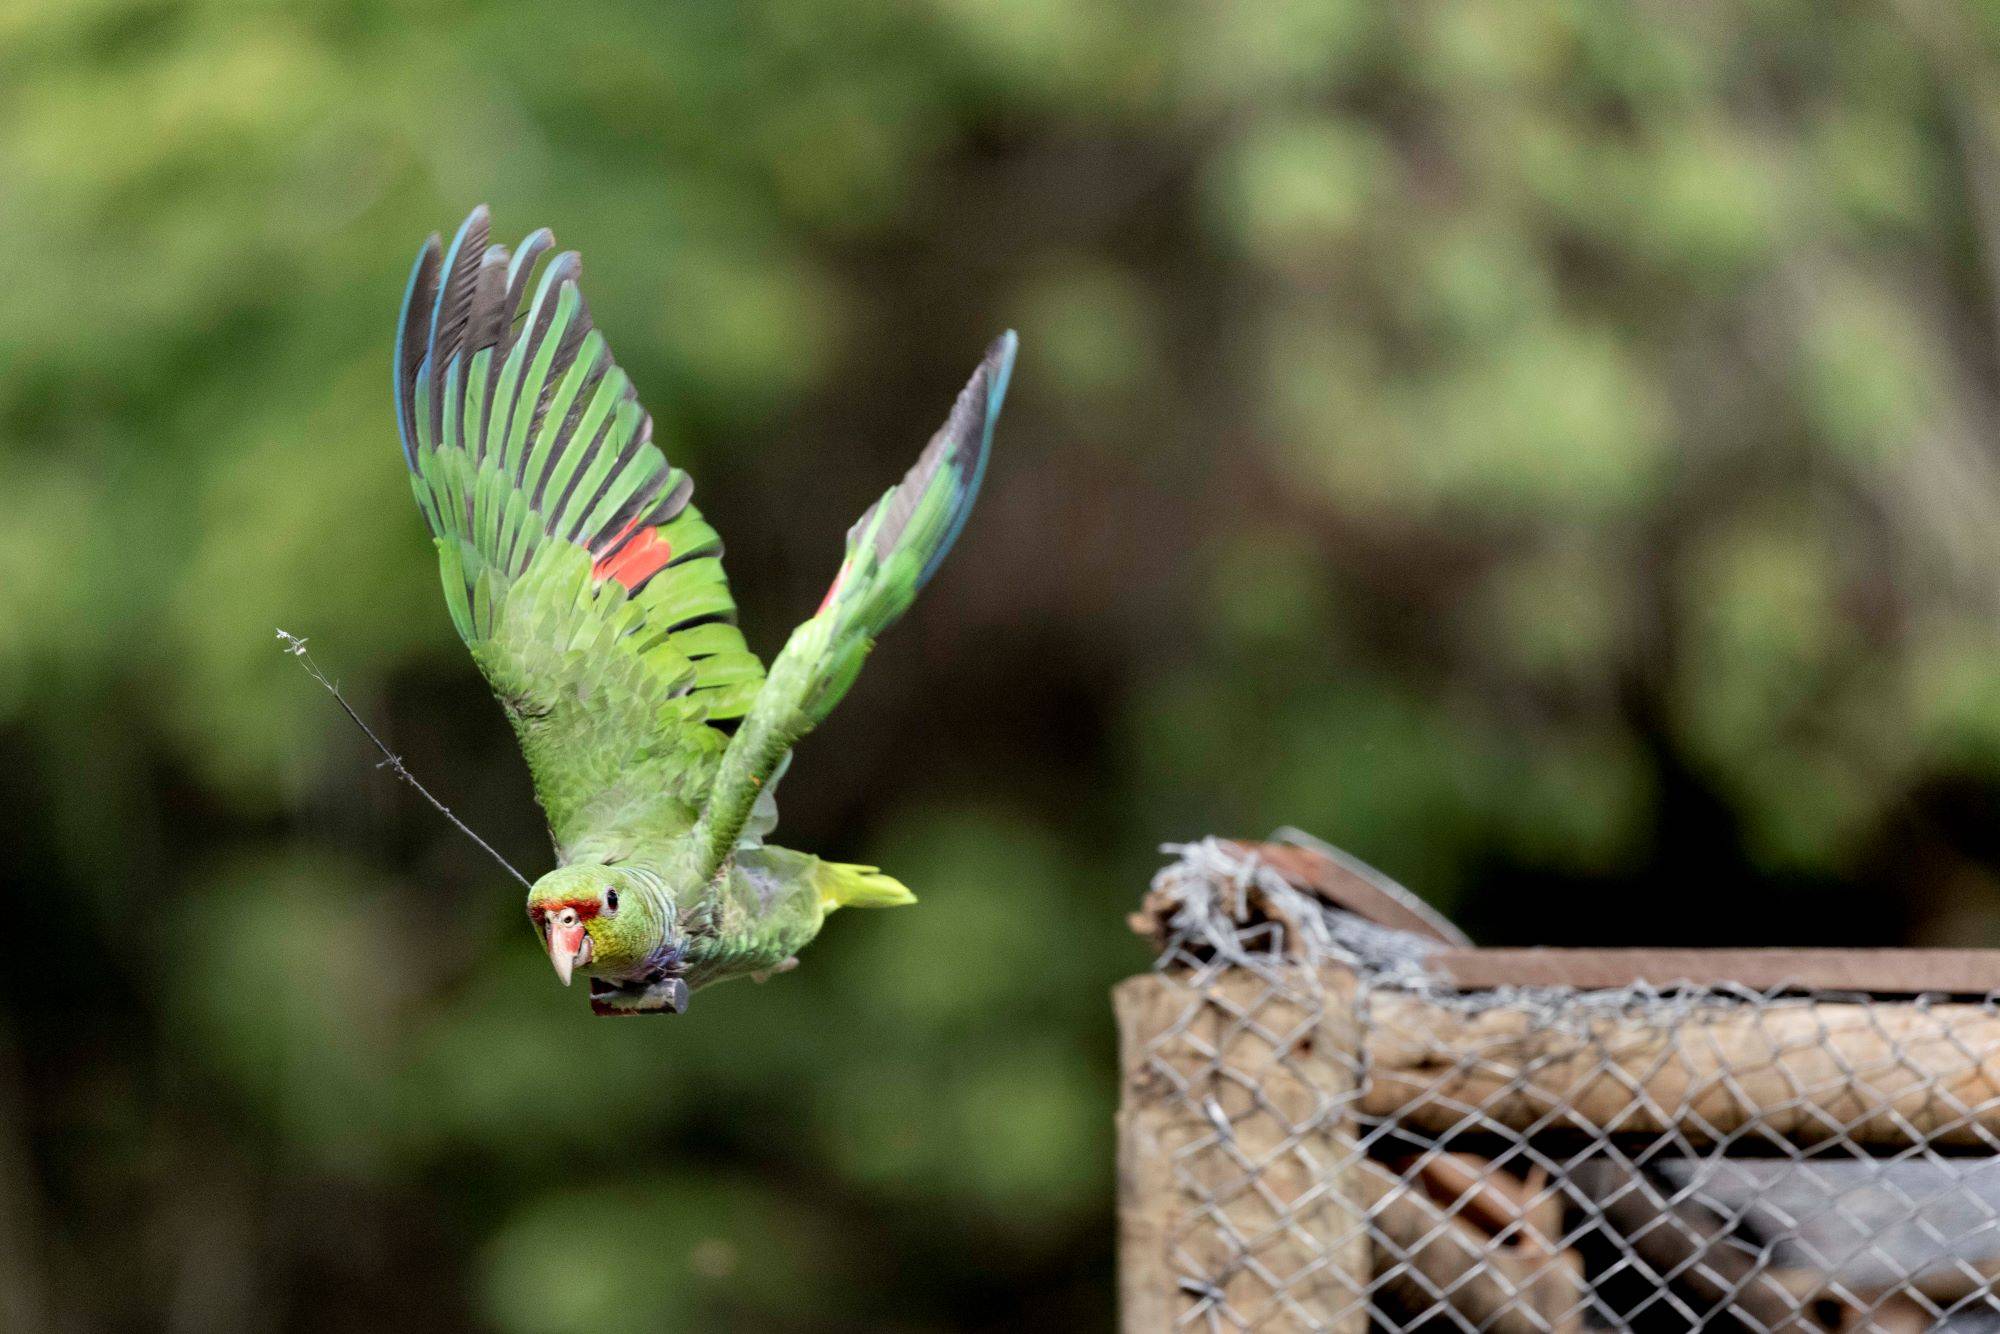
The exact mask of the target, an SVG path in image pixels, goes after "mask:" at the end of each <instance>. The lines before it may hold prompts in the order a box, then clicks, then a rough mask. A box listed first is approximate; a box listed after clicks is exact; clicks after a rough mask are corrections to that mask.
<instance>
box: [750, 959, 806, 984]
mask: <svg viewBox="0 0 2000 1334" xmlns="http://www.w3.org/2000/svg"><path fill="white" fill-rule="evenodd" d="M798 966H799V956H798V955H796V954H794V955H793V956H792V957H791V958H789V959H786V960H785V961H784V962H783V963H779V964H773V965H772V966H771V967H769V968H766V969H764V970H763V971H762V972H760V973H752V974H750V980H751V981H752V982H769V981H770V980H771V979H772V978H774V977H776V976H777V975H778V974H779V973H789V972H791V971H792V969H794V968H797V967H798Z"/></svg>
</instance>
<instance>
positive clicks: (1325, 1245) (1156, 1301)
mask: <svg viewBox="0 0 2000 1334" xmlns="http://www.w3.org/2000/svg"><path fill="white" fill-rule="evenodd" d="M1175 851H1177V852H1178V853H1179V860H1178V861H1177V862H1176V863H1175V864H1174V865H1172V866H1170V867H1169V868H1168V869H1167V870H1166V871H1164V872H1163V873H1162V874H1161V877H1160V878H1159V879H1158V880H1157V881H1156V882H1155V885H1154V888H1153V892H1152V894H1151V895H1149V897H1148V912H1147V914H1146V915H1145V916H1144V917H1143V918H1142V919H1141V921H1140V922H1139V923H1137V924H1140V925H1149V926H1150V929H1151V930H1152V931H1153V933H1154V934H1155V936H1156V938H1157V939H1158V941H1159V943H1160V946H1161V955H1160V964H1159V968H1158V970H1157V971H1155V972H1154V973H1152V974H1151V975H1148V976H1146V977H1142V978H1135V979H1132V980H1130V981H1128V982H1127V983H1125V984H1124V985H1123V986H1122V987H1121V988H1120V989H1119V994H1118V1008H1119V1019H1120V1027H1121V1039H1122V1048H1123V1059H1124V1066H1125V1093H1124V1104H1123V1106H1122V1108H1121V1111H1120V1178H1121V1200H1120V1216H1121V1222H1120V1226H1121V1232H1122V1240H1121V1299H1122V1303H1123V1306H1124V1312H1125V1328H1126V1330H1127V1331H1128V1334H1136V1332H1137V1331H1142V1330H1144V1331H1156V1330H1157V1331H1165V1330H1175V1329H1192V1330H1205V1331H1237V1330H1259V1331H1291V1330H1328V1331H1341V1332H1343V1334H1346V1332H1349V1331H1351V1332H1352V1334H1360V1332H1361V1331H1364V1330H1388V1331H1404V1330H1420V1329H1421V1330H1446V1331H1449V1330H1495V1331H1581V1330H1593V1329H1630V1330H1640V1331H1647V1330H1688V1329H1717V1330H1730V1329H1746V1330H1755V1331H1775V1330H1786V1331H1808V1330H1859V1329H1876V1330H1889V1331H1904V1330H1923V1329H1933V1328H1938V1329H1951V1330H1978V1329H1993V1330H2000V1295H1996V1293H1995V1291H1994V1287H1995V1284H1996V1282H2000V1157H1996V1155H1995V1149H1996V1147H2000V1009H1997V1008H1996V998H1995V997H1992V996H1989V997H1987V998H1985V999H1984V1000H1983V1001H1952V1000H1949V999H1946V998H1935V997H1934V998H1929V999H1922V998H1920V999H1916V1000H1907V999H1905V1000H1888V999H1881V998H1875V997H1870V996H1867V995H1850V994H1831V993H1823V992H1813V991H1802V990H1798V989H1795V988H1789V987H1785V988H1776V989H1771V990H1750V989H1745V988H1737V987H1731V986H1718V985H1714V984H1709V985H1701V986H1696V985H1683V986H1673V987H1664V988H1660V987H1647V986H1633V987H1627V988H1621V989H1619V990H1615V991H1580V990H1572V989H1561V988H1535V989H1524V988H1504V989H1500V990H1492V991H1484V992H1479V993H1462V992H1459V991H1456V990H1454V989H1453V988H1451V987H1450V986H1448V985H1445V984H1443V983H1441V982H1439V981H1438V979H1437V978H1436V977H1435V976H1433V975H1432V973H1431V972H1430V971H1429V970H1427V968H1426V966H1425V959H1426V957H1427V956H1428V955H1430V954H1431V952H1432V951H1434V950H1436V949H1437V948H1438V946H1437V945H1436V944H1435V943H1433V942H1429V941H1426V940H1424V939H1422V938H1421V937H1418V936H1414V935H1409V934H1404V933H1400V932H1394V931H1387V930H1384V929H1383V928H1381V927H1379V926H1376V925H1374V924H1372V923H1370V922H1366V921H1363V920H1361V919H1360V918H1358V917H1355V916H1354V915H1352V914H1349V913H1346V912H1343V911H1341V910H1339V909H1337V908H1334V907H1332V906H1330V905H1328V904H1327V903H1325V902H1324V901H1322V900H1321V899H1319V898H1318V897H1316V896H1315V895H1314V894H1312V893H1311V892H1309V891H1307V890H1306V889H1304V888H1301V887H1300V886H1297V885H1295V884H1293V883H1290V882H1289V881H1287V880H1286V879H1285V878H1284V877H1283V876H1281V875H1279V874H1277V873H1276V872H1275V871H1274V870H1273V869H1272V867H1271V866H1269V865H1268V864H1266V863H1265V862H1264V861H1263V860H1262V859H1260V858H1259V856H1258V855H1257V854H1256V852H1255V851H1254V850H1252V849H1246V848H1245V847H1244V846H1243V845H1236V844H1226V843H1221V842H1216V841H1210V842H1206V843H1202V844H1197V845H1191V846H1189V847H1186V848H1180V849H1175ZM1922 985H1923V979H1922V978H1913V979H1911V987H1912V989H1913V990H1915V989H1917V988H1920V987H1921V986H1922Z"/></svg>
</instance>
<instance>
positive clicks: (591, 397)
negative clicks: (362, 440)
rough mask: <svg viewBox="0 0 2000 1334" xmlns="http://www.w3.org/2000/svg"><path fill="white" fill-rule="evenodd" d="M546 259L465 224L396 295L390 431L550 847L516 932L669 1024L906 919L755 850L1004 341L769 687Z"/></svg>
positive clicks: (839, 688)
mask: <svg viewBox="0 0 2000 1334" xmlns="http://www.w3.org/2000/svg"><path fill="white" fill-rule="evenodd" d="M553 248H554V237H553V236H552V235H551V234H550V233H549V232H548V231H547V230H546V229H544V230H541V231H537V232H535V233H533V234H532V235H530V236H529V237H528V238H527V239H526V240H524V241H523V242H521V244H520V246H519V247H518V248H517V249H515V250H512V251H509V250H508V249H507V247H506V246H504V245H494V244H490V243H489V217H488V212H487V209H486V207H485V206H484V205H482V206H480V207H479V208H477V209H474V210H473V212H472V215H471V216H470V217H468V218H467V219H466V220H465V222H464V224H463V225H462V226H461V227H460V228H459V229H458V233H457V235H456V236H454V237H453V238H452V241H451V244H450V245H449V246H442V245H440V239H439V238H438V237H437V236H432V237H431V238H430V240H429V241H428V242H427V243H426V244H425V246H424V248H423V250H422V252H421V253H420V254H419V255H418V256H417V262H416V266H415V269H414V270H413V271H412V273H411V275H410V282H409V288H408V290H407V292H406V293H405V295H404V298H403V313H402V321H401V326H400V329H399V332H398V335H397V338H396V351H395V374H394V381H395V407H396V416H397V424H398V426H399V428H400V431H401V435H402V441H403V457H404V461H405V462H406V463H407V464H408V466H409V472H410V482H411V486H412V488H413V489H414V490H415V492H416V498H417V506H418V508H419V509H420V510H421V511H422V512H423V517H424V520H425V522H426V523H427V524H428V525H429V526H430V531H431V534H432V536H433V537H434V538H435V540H436V546H437V552H438V566H439V572H440V574H441V576H442V578H443V582H444V596H445V603H446V605H447V607H448V608H449V610H450V613H451V620H452V624H453V625H454V626H455V627H457V630H458V633H459V636H460V637H461V638H463V639H464V640H465V644H466V647H467V648H468V649H470V650H471V652H472V659H473V661H474V662H475V663H477V664H478V666H479V670H480V672H481V673H482V674H483V675H484V676H485V677H486V680H487V683H488V684H489V685H491V686H492V688H493V693H494V694H495V696H497V697H498V699H499V701H500V704H501V707H502V708H503V709H504V710H505V711H506V714H507V718H508V721H509V722H511V723H512V724H513V727H514V732H515V735H516V737H517V738H518V740H519V742H520V745H521V751H522V754H523V755H524V756H525V757H526V759H527V762H528V768H529V770H530V772H531V773H532V775H533V779H534V787H535V795H536V798H537V800H538V801H539V802H540V803H541V807H542V811H543V814H544V815H545V816H546V817H547V819H548V824H549V833H550V837H551V838H552V840H553V842H554V844H555V853H556V862H557V867H556V869H555V870H553V871H550V872H549V873H548V874H547V875H544V876H543V877H541V879H539V880H537V881H536V882H535V883H534V884H533V886H532V887H531V888H530V890H529V894H528V917H529V920H530V922H531V923H532V924H533V926H534V928H535V930H536V932H537V933H538V934H539V935H540V937H541V941H542V944H543V945H544V947H545V948H546V949H547V950H548V954H549V960H550V962H551V963H553V964H554V965H555V970H556V975H557V976H558V977H560V978H561V979H562V981H563V984H564V985H565V986H567V985H569V983H570V981H571V979H572V978H573V977H574V976H577V975H582V976H585V977H587V978H588V979H589V981H590V1003H591V1008H592V1009H593V1010H595V1011H596V1012H598V1013H599V1014H639V1013H649V1012H651V1013H660V1012H667V1013H676V1014H678V1013H680V1012H682V1011H683V1010H684V1009H685V1008H686V1007H687V1002H688V996H689V993H691V992H692V991H694V990H695V989H696V988H698V987H701V986H704V985H707V984H708V983H711V982H718V981H722V980H725V979H728V978H732V977H740V976H745V975H748V976H754V977H758V978H760V979H761V978H762V977H765V976H768V975H770V974H772V973H774V972H780V971H783V970H785V969H788V968H790V967H792V966H794V965H795V964H796V963H797V955H798V951H799V950H800V949H801V948H802V947H804V946H805V945H806V944H807V943H808V942H810V941H811V940H812V939H813V937H814V936H816V935H817V934H818V933H819V929H820V926H821V924H822V923H823V922H824V921H825V920H826V916H827V914H828V913H830V912H832V911H833V910H834V909H836V908H882V907H891V906H895V905H899V904H905V903H912V902H915V898H914V896H913V895H912V894H911V893H910V891H909V890H908V889H906V888H904V887H903V885H902V884H900V883H899V882H897V881H896V880H893V879H891V878H890V877H888V876H886V875H884V874H882V873H881V872H880V871H878V870H876V869H875V868H874V867H869V866H852V865H846V864H843V863H839V862H830V861H822V860H821V859H820V858H818V857H815V856H812V855H811V854H809V853H804V852H793V851H791V850H789V849H786V848H780V847H774V846H771V845H770V844H767V843H766V842H765V841H764V839H765V837H766V836H767V835H768V834H770V832H771V830H772V828H773V827H774V825H775V824H776V822H777V805H776V801H775V792H776V789H777V785H778V780H779V778H780V777H781V776H782V775H783V774H784V771H785V768H786V766H787V764H788V763H789V761H790V758H791V751H792V747H793V746H794V745H795V744H797V742H798V741H799V739H800V738H801V737H803V736H805V735H806V733H808V732H809V731H811V730H812V728H813V726H814V725H815V724H817V723H818V722H819V721H820V720H821V719H823V718H825V717H826V715H827V714H828V712H830V711H831V710H832V708H833V707H834V705H835V704H837V703H839V702H840V698H841V696H842V695H844V694H846V692H847V689H848V687H849V686H850V685H852V684H853V682H854V678H855V676H856V675H857V674H858V673H859V672H860V670H861V664H862V660H863V659H864V658H865V657H867V655H868V651H869V649H870V648H871V647H872V646H873V644H874V642H875V639H876V637H877V636H878V635H880V634H881V633H882V631H883V630H885V629H887V628H888V626H889V625H890V624H891V623H892V622H893V621H895V619H896V618H897V617H898V616H900V615H902V614H903V612H904V611H905V610H907V609H908V608H909V605H910V603H911V601H912V599H914V598H915V597H916V595H917V590H918V589H920V588H922V587H923V586H924V583H925V581H926V580H928V579H929V578H930V577H931V575H932V574H933V573H935V572H936V570H937V567H938V563H939V562H940V561H942V560H943V559H944V556H945V553H946V552H947V551H949V550H950V549H951V545H952V542H953V541H954V540H955V539H956V538H957V537H958V534H959V530H960V529H961V528H962V527H964V525H965V520H966V516H967V514H968V513H970V511H971V509H972V502H973V499H974V498H975V497H976V496H977V495H978V493H979V483H980V478H981V476H982V474H983V473H984V472H985V469H986V456H987V452H988V449H989V447H990V445H991V443H992V439H993V425H994V421H995V419H996V418H997V417H998V416H999V414H1000V403H1001V400H1002V399H1003V398H1004V397H1005V395H1006V393H1007V380H1008V375H1009V373H1010V372H1011V371H1012V369H1013V365H1014V352H1015V347H1016V339H1015V336H1014V334H1013V333H1012V331H1009V332H1007V333H1004V334H1002V335H1001V336H1000V337H999V338H998V339H996V340H995V341H994V342H993V344H992V346H991V347H989V348H988V349H987V352H986V355H985V358H984V359H983V360H982V361H981V362H980V364H979V367H978V369H977V370H975V371H974V372H973V375H972V380H971V382H970V383H968V384H967V385H966V386H965V389H964V391H963V392H962V393H960V394H959V396H958V401H957V402H956V403H955V404H953V406H952V409H951V413H950V415H949V416H948V417H947V418H946V419H945V423H944V425H943V426H942V427H940V428H939V429H938V432H937V434H936V435H934V436H932V437H931V440H930V443H929V444H928V445H926V446H925V447H924V451H923V453H922V455H921V456H920V457H919V458H918V459H917V462H916V465H915V466H914V467H912V468H911V469H910V471H909V472H908V473H907V474H906V475H905V476H904V478H903V480H902V481H901V482H900V483H898V484H897V485H896V486H894V487H891V488H890V489H889V491H888V492H887V493H886V494H885V495H883V497H882V498H881V499H880V500H878V501H876V502H875V504H874V505H873V506H872V507H871V508H870V509H869V510H868V512H867V513H865V514H863V515H862V516H861V519H860V521H859V522H858V523H856V524H855V525H854V526H853V528H851V529H849V530H848V534H847V551H846V556H845V558H844V559H843V560H842V562H841V564H840V569H839V572H838V573H837V574H836V575H835V576H834V579H833V583H832V585H831V587H829V588H828V589H827V592H826V598H825V600H824V601H823V602H822V603H821V604H820V607H819V610H818V611H817V612H816V613H815V614H814V615H813V617H812V618H811V619H810V620H808V621H806V622H805V623H804V624H802V625H800V626H799V627H798V628H797V629H795V630H794V631H793V632H792V635H791V638H790V639H789V640H788V641H787V642H786V644H785V647H784V649H783V650H782V651H781V652H780V653H779V654H778V656H777V657H776V658H775V659H774V660H773V661H772V662H771V665H770V667H769V669H768V670H767V669H766V668H765V666H764V664H763V663H762V662H761V661H759V659H758V658H757V655H756V654H754V653H752V652H751V651H750V649H749V648H748V646H746V645H745V643H744V640H743V635H742V633H741V632H740V631H739V630H738V629H737V627H736V624H735V619H736V616H735V613H736V608H735V603H734V602H733V600H732V599H731V597H730V592H729V584H728V581H727V580H726V579H725V577H724V575H723V571H722V543H721V541H720V539H718V538H717V536H716V533H715V530H714V529H713V528H711V527H710V526H709V525H708V522H707V521H706V520H705V519H703V518H702V516H701V513H700V512H699V511H698V510H696V509H695V507H694V506H693V505H692V504H691V503H690V501H689V497H690V494H691V492H692V490H693V484H692V482H691V481H690V480H689V478H688V475H687V474H686V473H685V472H683V471H682V470H681V469H679V468H677V467H675V466H674V465H673V464H671V463H669V462H668V461H667V460H666V458H665V456H664V455H663V454H662V453H661V452H660V450H659V448H658V446H656V445H655V444H654V443H653V441H652V419H651V418H650V417H649V416H648V415H647V413H646V410H645V409H644V408H643V407H641V406H640V405H639V401H638V397H637V395H636V393H635V392H634V390H633V387H632V383H631V381H630V380H629V379H628V378H627V377H626V375H625V372H624V371H622V370H620V369H619V368H618V365H617V363H616V362H615V361H614V360H613V359H612V356H611V351H610V349H609V347H608V346H607V344H606V343H605V339H604V336H603V334H601V333H600V332H598V331H597V330H596V329H595V328H593V327H592V325H591V320H590V314H589V311H588V309H587V308H586V307H585V305H584V300H583V295H582V293H581V291H580V289H579V287H578V278H579V275H580V273H581V263H580V261H579V259H578V257H577V255H576V254H575V253H574V252H565V253H562V254H557V255H554V256H553V258H548V255H549V252H550V251H551V250H553ZM545 258H547V262H546V263H542V261H543V260H544V259H545ZM538 265H539V271H538Z"/></svg>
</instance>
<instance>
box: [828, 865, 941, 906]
mask: <svg viewBox="0 0 2000 1334" xmlns="http://www.w3.org/2000/svg"><path fill="white" fill-rule="evenodd" d="M819 897H820V902H821V903H822V904H824V905H825V907H826V910H827V911H828V912H832V911H833V910H834V909H835V908H900V907H902V906H903V905H904V904H906V903H915V902H916V901H917V896H916V895H915V894H912V893H911V892H910V891H909V889H908V887H907V886H905V885H904V884H903V882H902V881H900V880H896V879H894V878H892V877H890V876H886V875H883V874H882V873H881V872H880V871H878V870H876V869H875V868H874V867H872V866H853V865H850V864H848V863H846V862H821V863H820V864H819Z"/></svg>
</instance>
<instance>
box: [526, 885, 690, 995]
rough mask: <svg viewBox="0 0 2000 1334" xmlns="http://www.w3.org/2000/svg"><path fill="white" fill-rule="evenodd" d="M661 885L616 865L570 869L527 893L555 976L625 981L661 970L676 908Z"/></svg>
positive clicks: (532, 918)
mask: <svg viewBox="0 0 2000 1334" xmlns="http://www.w3.org/2000/svg"><path fill="white" fill-rule="evenodd" d="M657 890H658V883H657V881H653V882H652V883H646V882H645V880H644V879H642V878H641V877H639V876H637V875H635V874H634V873H633V872H631V871H628V870H626V869H624V868H621V867H616V866H565V867H562V868H560V869H558V870H554V871H550V872H549V873H548V874H547V875H545V876H543V877H542V878H541V879H540V880H537V881H536V882H535V884H534V887H533V888H532V889H530V890H529V891H528V920H529V921H531V922H533V923H534V924H535V930H536V931H537V932H539V933H540V934H541V937H542V944H543V945H544V946H545V947H546V948H547V949H548V952H549V962H550V963H552V964H554V965H555V966H556V976H557V977H559V978H561V979H562V982H563V985H564V986H568V985H569V983H570V978H571V977H572V976H573V975H575V974H577V973H583V974H585V975H586V976H589V977H596V978H605V979H608V980H610V981H613V982H621V983H622V982H626V981H629V980H631V979H633V978H636V977H639V976H641V975H643V974H644V973H646V972H647V971H648V970H649V969H653V968H656V967H657V966H658V963H659V961H660V958H661V955H662V953H663V952H664V951H665V950H666V949H667V948H668V945H669V938H670V932H669V930H668V922H667V917H668V916H669V915H670V914H671V911H672V909H671V906H670V905H669V904H668V903H667V902H666V900H665V898H664V896H663V895H661V894H660V893H659V892H657Z"/></svg>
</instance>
